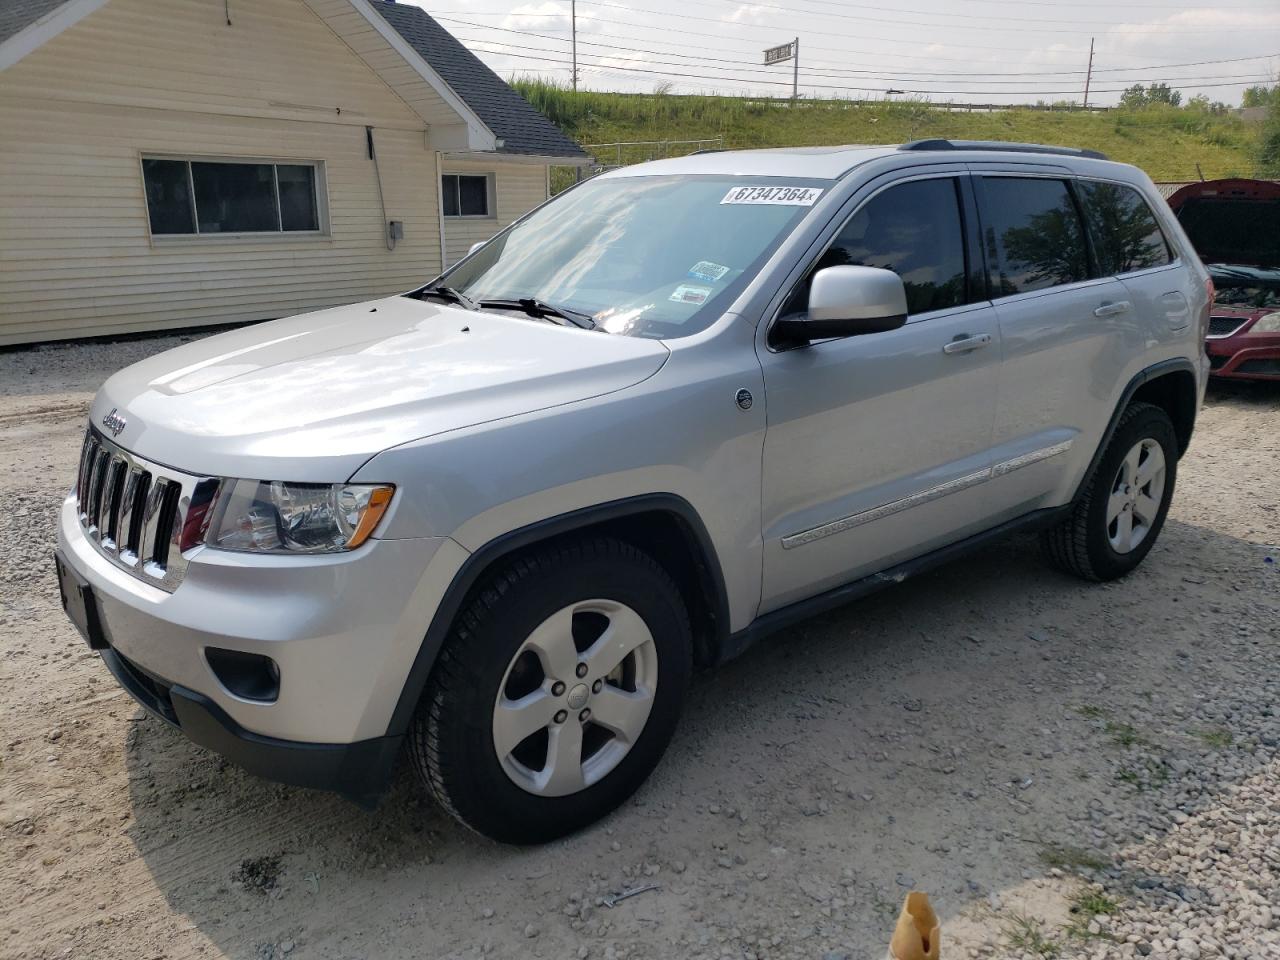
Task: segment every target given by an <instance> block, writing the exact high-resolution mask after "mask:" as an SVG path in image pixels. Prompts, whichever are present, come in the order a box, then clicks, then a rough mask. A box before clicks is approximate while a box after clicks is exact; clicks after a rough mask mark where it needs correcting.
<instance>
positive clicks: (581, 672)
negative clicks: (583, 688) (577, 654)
mask: <svg viewBox="0 0 1280 960" xmlns="http://www.w3.org/2000/svg"><path fill="white" fill-rule="evenodd" d="M577 673H578V676H580V677H585V676H586V675H587V665H586V664H585V663H580V664H578V670H577Z"/></svg>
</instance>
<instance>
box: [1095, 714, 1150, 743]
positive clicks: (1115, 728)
mask: <svg viewBox="0 0 1280 960" xmlns="http://www.w3.org/2000/svg"><path fill="white" fill-rule="evenodd" d="M1102 729H1103V730H1104V731H1105V732H1106V734H1107V736H1109V737H1110V738H1111V740H1112V742H1113V743H1115V744H1117V745H1119V746H1121V747H1135V746H1143V747H1149V746H1152V743H1151V741H1150V740H1148V739H1147V738H1146V737H1144V736H1143V735H1142V734H1140V733H1139V732H1138V731H1137V729H1136V728H1135V727H1133V725H1132V724H1128V723H1120V722H1118V721H1115V720H1108V721H1107V723H1106V725H1105V726H1104V727H1103V728H1102Z"/></svg>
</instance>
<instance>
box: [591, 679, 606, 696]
mask: <svg viewBox="0 0 1280 960" xmlns="http://www.w3.org/2000/svg"><path fill="white" fill-rule="evenodd" d="M603 689H604V681H603V680H597V681H596V682H595V683H593V684H592V685H591V692H592V693H599V692H600V691H601V690H603Z"/></svg>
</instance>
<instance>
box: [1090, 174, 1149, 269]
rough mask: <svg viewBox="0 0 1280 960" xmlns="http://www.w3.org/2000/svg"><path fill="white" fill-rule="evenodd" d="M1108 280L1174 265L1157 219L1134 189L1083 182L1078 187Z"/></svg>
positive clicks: (1095, 182) (1121, 185)
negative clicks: (1109, 277) (1151, 268)
mask: <svg viewBox="0 0 1280 960" xmlns="http://www.w3.org/2000/svg"><path fill="white" fill-rule="evenodd" d="M1076 186H1077V189H1078V190H1079V193H1080V202H1081V204H1082V205H1083V207H1084V212H1085V218H1086V219H1087V220H1088V221H1089V231H1090V235H1091V236H1092V239H1093V248H1094V252H1095V253H1096V254H1097V257H1098V267H1099V269H1100V270H1101V272H1102V274H1103V275H1104V276H1115V275H1117V274H1121V273H1132V272H1133V271H1134V270H1146V269H1148V268H1150V267H1160V266H1164V265H1165V264H1166V263H1170V262H1171V261H1172V259H1173V258H1172V256H1171V255H1170V252H1169V244H1168V242H1167V241H1166V240H1165V236H1164V232H1163V231H1162V230H1161V229H1160V223H1159V221H1157V220H1156V215H1155V214H1154V213H1152V212H1151V208H1150V207H1149V206H1147V201H1146V200H1145V199H1143V197H1142V194H1140V193H1139V192H1138V191H1137V190H1135V189H1134V188H1133V187H1127V186H1125V185H1124V184H1120V183H1102V182H1101V181H1097V180H1080V181H1077V183H1076Z"/></svg>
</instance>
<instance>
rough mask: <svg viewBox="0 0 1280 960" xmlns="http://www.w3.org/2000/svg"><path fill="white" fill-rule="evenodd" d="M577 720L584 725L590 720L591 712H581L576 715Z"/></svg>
mask: <svg viewBox="0 0 1280 960" xmlns="http://www.w3.org/2000/svg"><path fill="white" fill-rule="evenodd" d="M578 719H579V720H581V721H582V722H583V723H586V722H587V721H588V720H590V719H591V711H590V710H583V711H582V712H581V713H580V714H578Z"/></svg>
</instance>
